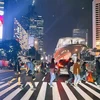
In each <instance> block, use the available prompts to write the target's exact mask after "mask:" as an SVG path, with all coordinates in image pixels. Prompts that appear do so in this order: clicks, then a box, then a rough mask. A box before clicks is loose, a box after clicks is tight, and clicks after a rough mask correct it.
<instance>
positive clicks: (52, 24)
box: [16, 0, 92, 54]
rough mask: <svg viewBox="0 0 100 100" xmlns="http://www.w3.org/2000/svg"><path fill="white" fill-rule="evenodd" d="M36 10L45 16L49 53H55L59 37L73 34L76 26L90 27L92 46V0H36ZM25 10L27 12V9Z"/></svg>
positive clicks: (46, 47)
mask: <svg viewBox="0 0 100 100" xmlns="http://www.w3.org/2000/svg"><path fill="white" fill-rule="evenodd" d="M16 1H17V0H16ZM20 1H21V0H20ZM23 1H24V0H23ZM26 1H27V2H28V1H31V0H26ZM26 9H27V8H26ZM35 11H36V12H37V13H38V14H39V15H41V16H43V18H44V34H45V35H44V47H45V50H46V52H47V54H53V53H54V49H55V48H56V44H57V42H58V40H59V38H62V37H68V36H72V30H73V29H74V28H83V29H89V46H91V44H92V41H91V39H92V0H36V2H35ZM24 12H26V13H27V10H24Z"/></svg>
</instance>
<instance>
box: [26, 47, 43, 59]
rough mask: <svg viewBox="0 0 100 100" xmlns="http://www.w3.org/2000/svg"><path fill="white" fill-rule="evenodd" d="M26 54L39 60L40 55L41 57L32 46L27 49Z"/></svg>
mask: <svg viewBox="0 0 100 100" xmlns="http://www.w3.org/2000/svg"><path fill="white" fill-rule="evenodd" d="M27 55H28V56H31V57H34V58H35V59H36V60H40V57H41V55H40V54H39V53H38V51H37V50H36V49H35V48H34V47H31V48H30V49H29V50H28V52H27Z"/></svg>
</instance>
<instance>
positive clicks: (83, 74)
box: [81, 62, 87, 81]
mask: <svg viewBox="0 0 100 100" xmlns="http://www.w3.org/2000/svg"><path fill="white" fill-rule="evenodd" d="M86 64H87V62H84V63H83V64H82V66H81V76H82V77H81V81H82V80H84V81H86Z"/></svg>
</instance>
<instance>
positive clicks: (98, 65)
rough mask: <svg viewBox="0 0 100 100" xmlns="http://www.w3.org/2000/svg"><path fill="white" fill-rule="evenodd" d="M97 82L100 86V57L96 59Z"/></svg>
mask: <svg viewBox="0 0 100 100" xmlns="http://www.w3.org/2000/svg"><path fill="white" fill-rule="evenodd" d="M96 74H97V77H96V82H95V84H96V85H98V86H99V87H100V57H99V58H98V59H97V60H96Z"/></svg>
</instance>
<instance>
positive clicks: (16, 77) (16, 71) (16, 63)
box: [8, 58, 21, 85]
mask: <svg viewBox="0 0 100 100" xmlns="http://www.w3.org/2000/svg"><path fill="white" fill-rule="evenodd" d="M20 62H21V59H20V58H17V59H16V62H15V67H14V71H15V75H14V77H13V78H12V79H11V80H10V81H9V82H8V84H9V85H10V84H11V83H12V82H13V81H14V80H16V79H18V85H20V84H21V81H20V72H21V70H20Z"/></svg>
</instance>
